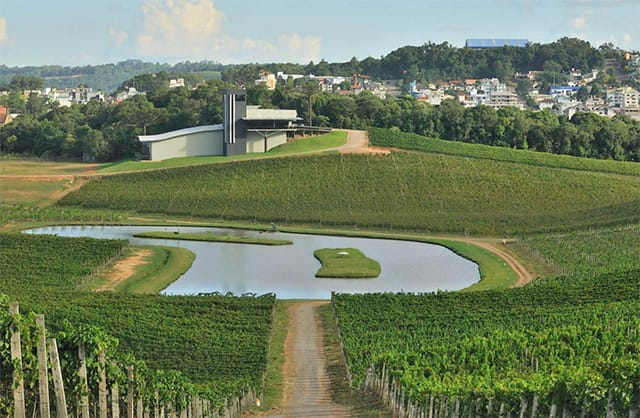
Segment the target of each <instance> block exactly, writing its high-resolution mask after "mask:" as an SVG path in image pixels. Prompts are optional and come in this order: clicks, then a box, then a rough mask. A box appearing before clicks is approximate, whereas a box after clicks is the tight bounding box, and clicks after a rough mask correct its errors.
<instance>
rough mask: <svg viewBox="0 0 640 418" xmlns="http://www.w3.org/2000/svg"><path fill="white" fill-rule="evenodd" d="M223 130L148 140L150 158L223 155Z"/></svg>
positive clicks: (156, 159)
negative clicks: (160, 139) (153, 140)
mask: <svg viewBox="0 0 640 418" xmlns="http://www.w3.org/2000/svg"><path fill="white" fill-rule="evenodd" d="M223 135H224V134H223V131H222V130H220V131H207V132H198V133H192V134H185V135H179V136H176V137H173V138H169V139H165V140H163V141H156V142H150V143H149V146H150V153H151V160H153V161H159V160H166V159H167V158H177V157H195V156H201V155H223Z"/></svg>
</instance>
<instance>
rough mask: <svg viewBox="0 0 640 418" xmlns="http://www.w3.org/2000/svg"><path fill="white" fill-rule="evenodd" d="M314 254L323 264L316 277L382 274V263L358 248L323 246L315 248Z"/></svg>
mask: <svg viewBox="0 0 640 418" xmlns="http://www.w3.org/2000/svg"><path fill="white" fill-rule="evenodd" d="M313 256H314V257H316V258H317V259H318V260H319V261H320V263H321V264H322V266H321V267H320V269H319V270H318V272H317V273H316V277H323V278H341V279H366V278H375V277H378V276H379V275H380V263H378V262H377V261H376V260H373V259H371V258H368V257H367V256H365V255H364V254H363V253H362V252H361V251H360V250H358V249H357V248H322V249H319V250H315V251H314V252H313Z"/></svg>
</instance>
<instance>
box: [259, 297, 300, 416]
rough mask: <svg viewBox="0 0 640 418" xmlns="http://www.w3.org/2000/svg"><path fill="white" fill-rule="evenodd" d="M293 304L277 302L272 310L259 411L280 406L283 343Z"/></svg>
mask: <svg viewBox="0 0 640 418" xmlns="http://www.w3.org/2000/svg"><path fill="white" fill-rule="evenodd" d="M293 303H295V301H293V300H277V301H276V303H275V306H274V309H273V325H272V327H271V336H270V338H269V354H268V357H267V367H266V371H265V378H264V382H265V384H264V389H263V392H262V399H261V405H260V408H254V409H256V410H260V411H266V410H269V409H271V408H274V407H276V406H278V405H279V404H280V400H281V399H282V391H283V389H284V377H283V375H282V371H283V367H284V350H285V341H286V339H287V334H288V331H289V307H290V306H291V305H292V304H293Z"/></svg>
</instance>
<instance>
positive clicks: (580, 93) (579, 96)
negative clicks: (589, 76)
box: [576, 86, 589, 102]
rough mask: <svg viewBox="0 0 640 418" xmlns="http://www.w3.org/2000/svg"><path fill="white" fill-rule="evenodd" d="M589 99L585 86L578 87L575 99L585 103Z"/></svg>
mask: <svg viewBox="0 0 640 418" xmlns="http://www.w3.org/2000/svg"><path fill="white" fill-rule="evenodd" d="M588 98H589V89H588V88H587V87H586V86H582V87H580V89H579V90H578V92H577V93H576V99H577V100H579V101H581V102H585V101H586V100H587V99H588Z"/></svg>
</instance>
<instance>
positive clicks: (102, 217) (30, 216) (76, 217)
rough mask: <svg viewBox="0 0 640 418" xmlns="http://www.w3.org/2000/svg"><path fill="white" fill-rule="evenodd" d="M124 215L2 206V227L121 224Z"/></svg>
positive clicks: (109, 211)
mask: <svg viewBox="0 0 640 418" xmlns="http://www.w3.org/2000/svg"><path fill="white" fill-rule="evenodd" d="M123 219H124V216H123V215H122V214H119V213H116V212H114V211H112V210H86V209H79V208H59V207H55V206H35V205H28V204H14V205H8V204H0V226H2V225H4V224H6V223H8V222H63V223H68V222H101V223H107V222H119V221H122V220H123Z"/></svg>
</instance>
